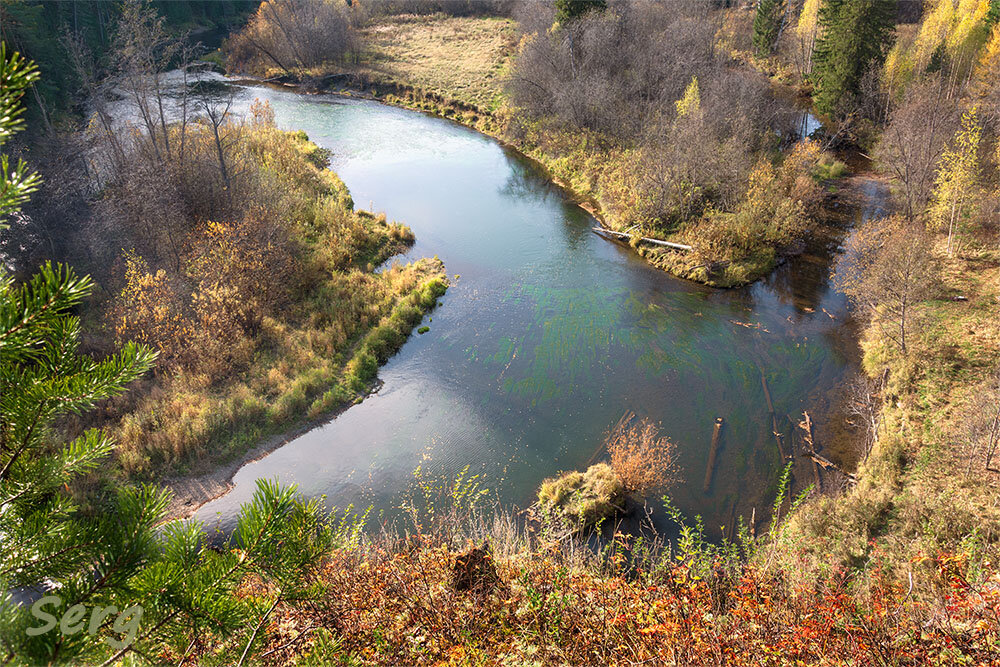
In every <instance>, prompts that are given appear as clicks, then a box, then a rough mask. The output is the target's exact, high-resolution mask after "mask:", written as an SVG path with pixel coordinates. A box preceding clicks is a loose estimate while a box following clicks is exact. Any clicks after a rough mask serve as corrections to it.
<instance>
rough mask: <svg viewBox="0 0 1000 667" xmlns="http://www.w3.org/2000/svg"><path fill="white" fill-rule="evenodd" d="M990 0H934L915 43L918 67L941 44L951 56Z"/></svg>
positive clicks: (977, 22) (962, 42)
mask: <svg viewBox="0 0 1000 667" xmlns="http://www.w3.org/2000/svg"><path fill="white" fill-rule="evenodd" d="M989 8H990V7H989V0H958V1H957V3H956V1H955V0H937V2H936V3H935V4H934V6H933V8H931V10H930V11H928V12H927V14H926V16H925V17H924V20H923V22H922V23H921V24H920V30H919V31H918V33H917V39H916V42H915V43H914V45H913V59H914V61H915V62H916V64H917V65H918V66H919V67H920V68H924V67H926V66H927V64H928V63H929V62H930V59H931V56H932V55H933V54H934V52H935V51H936V50H937V49H938V47H939V46H940V45H942V44H944V45H945V47H946V48H947V49H948V52H949V54H951V55H954V54H955V53H956V52H958V50H959V49H961V48H962V47H963V46H964V45H965V44H966V41H967V40H968V39H969V37H970V36H971V35H972V32H973V30H974V29H975V28H976V26H977V25H979V24H980V23H981V22H982V20H983V19H984V18H985V16H986V13H987V12H988V11H989Z"/></svg>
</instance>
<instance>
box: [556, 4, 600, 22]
mask: <svg viewBox="0 0 1000 667" xmlns="http://www.w3.org/2000/svg"><path fill="white" fill-rule="evenodd" d="M555 6H556V22H557V23H560V24H563V25H565V24H566V23H568V22H569V21H572V20H573V19H575V18H578V17H580V16H583V15H584V14H586V13H587V12H589V11H590V10H592V9H597V10H602V9H605V8H606V7H607V6H608V4H607V2H606V0H556V5H555Z"/></svg>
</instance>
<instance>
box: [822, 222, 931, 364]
mask: <svg viewBox="0 0 1000 667" xmlns="http://www.w3.org/2000/svg"><path fill="white" fill-rule="evenodd" d="M929 245H930V243H929V237H928V234H927V232H926V231H924V228H923V225H920V224H915V223H913V222H911V221H909V220H908V219H906V218H904V217H902V216H892V217H888V218H875V219H872V220H869V221H868V222H866V223H865V224H863V225H862V226H861V227H860V228H859V229H858V230H857V231H855V233H854V234H853V235H852V236H851V238H850V239H849V240H848V242H847V247H846V252H845V254H844V257H843V259H842V260H841V261H840V263H839V264H838V266H837V269H836V271H835V273H834V282H835V283H836V285H837V286H838V288H839V289H841V290H842V291H843V292H844V293H845V294H847V296H848V298H850V300H851V302H852V303H853V304H854V305H855V306H856V307H858V308H860V309H861V310H862V311H863V312H864V313H865V314H866V315H867V316H869V317H871V318H872V320H873V321H874V322H875V323H876V324H877V325H878V326H879V328H880V330H881V331H882V333H883V335H884V336H885V337H886V338H887V339H889V340H891V341H892V342H893V343H895V344H896V345H897V346H898V347H899V350H900V352H902V353H903V354H904V355H905V354H906V353H907V336H908V334H909V333H910V331H911V329H912V328H913V319H914V318H913V310H914V307H915V306H916V304H917V303H919V302H920V301H921V300H923V299H925V298H926V297H927V296H928V294H929V293H930V290H931V286H932V283H933V275H934V273H933V261H932V258H931V256H930V254H929V252H928V247H929Z"/></svg>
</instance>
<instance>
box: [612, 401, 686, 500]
mask: <svg viewBox="0 0 1000 667" xmlns="http://www.w3.org/2000/svg"><path fill="white" fill-rule="evenodd" d="M634 417H635V415H632V414H628V415H625V416H624V417H623V418H622V419H621V420H620V421H619V422H618V424H617V425H616V426H615V427H614V429H612V431H611V433H610V434H609V435H608V439H607V448H608V454H609V455H610V456H611V469H612V470H613V471H614V472H615V475H616V476H617V477H618V479H619V480H620V481H621V483H622V485H624V487H625V489H626V490H627V491H629V492H630V493H634V494H636V495H639V496H647V495H649V494H650V493H653V492H656V491H664V490H666V489H667V488H668V487H670V486H671V485H672V484H674V483H675V482H676V481H677V480H678V477H677V464H676V447H675V446H674V443H672V442H671V441H670V440H669V439H667V438H666V437H661V436H660V435H659V431H658V429H657V428H656V425H655V424H653V422H652V421H650V420H649V419H641V420H639V421H635V419H634Z"/></svg>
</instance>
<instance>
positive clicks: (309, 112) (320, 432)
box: [198, 86, 853, 534]
mask: <svg viewBox="0 0 1000 667" xmlns="http://www.w3.org/2000/svg"><path fill="white" fill-rule="evenodd" d="M255 97H259V98H263V99H267V100H269V101H270V103H271V104H272V106H273V107H274V110H275V113H276V117H277V120H278V124H279V125H280V126H281V127H283V128H287V129H301V130H304V131H305V132H306V133H307V134H308V135H309V136H310V138H311V139H312V140H313V141H315V142H316V143H318V144H319V145H321V146H323V147H325V148H328V149H330V150H332V151H333V154H334V158H333V164H332V167H333V169H335V170H336V171H337V172H338V173H339V174H340V176H341V178H342V179H343V180H344V182H345V183H346V184H347V185H348V187H349V188H350V189H351V192H352V194H353V196H354V200H355V201H356V202H358V206H359V207H367V206H368V204H369V202H374V205H375V206H376V208H377V209H379V210H384V211H385V212H386V213H387V214H388V215H389V217H390V218H394V219H398V220H402V221H405V222H406V223H407V224H409V225H410V226H411V227H412V228H413V230H414V232H415V233H416V237H417V243H416V244H415V246H414V248H413V249H412V250H411V251H410V252H408V253H407V255H406V258H416V257H420V256H429V255H438V256H440V257H441V259H442V260H443V261H444V262H445V265H446V267H447V269H448V273H449V275H456V274H459V275H460V277H459V278H457V279H455V280H453V285H452V287H451V288H450V290H449V291H448V293H447V294H446V295H445V296H444V297H443V299H442V304H443V305H442V307H440V308H439V309H437V310H436V311H434V312H433V314H432V320H428V321H427V322H425V323H426V324H428V325H429V326H430V331H429V332H428V333H427V334H425V335H422V336H416V337H414V338H412V339H411V340H410V341H409V342H407V343H406V345H405V346H404V347H403V349H402V350H401V351H400V353H399V354H397V355H396V356H395V357H394V358H393V359H391V360H390V361H389V363H388V364H386V366H384V367H383V368H382V369H381V370H380V372H379V377H380V378H381V380H382V381H383V384H382V386H381V388H380V389H379V390H378V391H377V392H376V393H375V394H374V395H372V396H370V397H369V398H367V399H366V400H365V401H364V402H362V403H361V404H359V405H356V406H354V407H352V408H350V409H349V410H347V411H345V412H343V413H342V414H340V415H339V416H338V417H337V418H336V419H334V420H333V421H331V422H329V423H328V424H326V425H324V426H321V427H319V428H316V429H314V430H312V431H310V432H308V433H306V434H304V435H302V436H301V437H299V438H296V439H295V440H293V441H292V442H290V443H288V444H287V445H285V446H284V447H282V448H280V449H278V450H276V451H274V452H273V453H271V454H269V455H268V456H266V457H264V458H263V459H260V460H258V461H255V462H252V463H250V464H248V465H246V466H244V467H243V468H242V469H241V470H240V471H239V472H238V473H237V474H236V476H235V478H234V480H233V482H234V488H233V490H232V491H231V492H230V493H229V494H227V495H226V496H223V497H222V498H219V499H217V500H216V501H213V502H211V503H209V504H207V505H206V506H204V507H203V508H201V510H200V511H199V512H198V516H199V518H201V519H202V520H205V521H207V522H208V523H209V524H210V525H211V524H217V525H219V526H220V527H221V528H222V529H227V528H229V527H231V526H232V522H233V520H234V517H235V512H236V511H237V510H238V508H239V505H240V503H243V502H245V501H246V500H247V499H248V498H249V497H250V496H251V494H252V492H253V487H254V482H255V480H257V479H258V478H272V477H277V478H278V479H279V480H280V481H282V482H284V483H295V484H298V486H299V490H300V492H302V493H304V494H307V495H320V494H323V495H325V496H326V497H327V501H328V502H329V503H330V504H331V505H335V506H339V507H344V506H346V505H348V504H350V503H353V504H354V505H355V506H356V507H363V506H367V505H369V504H370V505H373V506H374V509H375V514H374V515H375V516H381V517H382V518H384V519H389V518H391V517H393V516H394V515H396V514H397V513H398V507H399V504H400V501H401V499H402V497H403V495H404V494H405V492H406V489H407V488H409V487H410V486H411V485H412V481H413V477H412V473H413V470H414V469H415V468H416V467H417V466H418V465H420V466H423V468H424V469H425V470H433V471H436V472H439V473H441V474H444V475H453V474H455V473H456V472H458V471H460V470H462V469H463V468H465V467H466V466H468V467H469V470H470V472H471V473H473V474H475V473H478V474H482V475H483V479H484V480H485V481H486V483H487V485H488V486H490V487H491V488H492V489H493V491H494V493H495V495H496V497H497V499H498V500H499V501H500V502H501V503H503V504H504V505H505V506H513V507H524V506H526V505H528V504H529V503H531V502H532V500H533V499H534V494H535V491H536V489H537V487H538V485H539V483H540V482H541V481H542V479H544V478H545V477H548V476H551V475H554V474H556V473H557V472H559V471H564V470H574V469H579V468H582V467H585V466H586V465H587V464H588V462H592V460H593V459H594V458H595V452H597V451H598V450H599V449H600V447H601V442H602V440H603V437H604V434H605V433H606V431H607V429H608V428H609V427H610V426H612V425H613V424H614V423H615V422H616V421H617V420H618V418H619V417H620V416H621V415H622V414H623V413H625V412H626V411H634V412H636V413H637V414H638V415H640V416H648V417H650V418H652V419H653V420H654V421H657V422H659V423H660V425H661V427H662V431H663V433H664V434H665V435H667V436H669V437H670V438H671V439H672V440H674V441H675V442H676V443H677V445H678V451H679V459H680V466H681V468H682V472H683V477H684V480H685V481H684V482H682V483H681V484H679V485H677V486H676V487H675V488H674V489H672V491H671V497H672V498H673V500H674V503H675V504H676V505H677V506H678V507H679V508H680V509H681V510H682V511H683V512H684V513H685V514H687V515H689V516H693V515H695V514H701V515H702V516H704V518H705V523H706V525H707V526H709V527H710V530H709V533H710V534H711V533H712V531H713V530H717V529H716V528H713V527H717V526H724V525H730V524H732V522H733V521H734V520H735V519H734V517H735V516H737V515H743V514H745V515H749V514H750V512H751V510H752V508H756V509H757V515H758V517H761V516H762V514H763V511H762V510H763V508H765V507H767V506H769V505H770V503H771V502H772V501H773V494H774V492H775V484H776V481H777V478H778V476H779V474H780V472H781V470H782V468H783V466H784V461H783V459H782V457H781V454H780V453H779V450H778V446H777V444H776V441H775V436H774V433H773V431H774V426H775V425H777V426H778V428H779V429H783V430H785V431H790V430H791V428H790V423H789V420H790V419H791V420H795V419H796V418H797V416H800V415H801V413H802V411H803V410H810V411H818V410H821V409H824V408H825V406H826V405H827V403H828V401H827V399H826V398H825V397H826V395H827V394H829V393H830V392H831V391H833V390H835V388H836V387H837V386H838V383H840V382H841V381H842V380H843V378H844V377H845V374H846V373H847V372H848V371H849V369H850V367H851V364H852V363H853V361H852V355H851V352H850V349H851V345H850V343H849V336H848V335H847V334H845V333H844V331H845V328H844V326H843V323H844V320H846V319H847V310H846V304H845V303H844V299H843V298H842V297H841V296H840V295H837V294H836V293H834V291H833V290H831V288H830V286H829V280H828V274H829V270H830V265H831V261H832V258H833V257H834V255H835V252H836V248H837V246H838V243H839V241H840V237H839V235H837V234H834V235H832V236H831V237H830V238H829V239H823V240H822V241H821V242H819V243H817V244H815V245H816V247H811V248H809V250H808V251H807V252H806V253H805V254H804V255H803V256H802V257H799V258H796V259H794V260H793V261H791V262H789V263H787V264H786V265H785V266H783V267H781V268H779V269H778V270H777V271H776V272H775V273H774V274H773V275H772V276H770V277H769V278H767V279H766V280H764V281H760V282H758V283H756V284H755V285H752V286H750V287H748V288H745V289H741V290H731V291H713V290H710V289H708V288H705V287H702V286H699V285H694V284H691V283H687V282H684V281H679V280H675V279H672V278H670V277H669V276H667V275H665V274H663V273H662V272H660V271H657V270H655V269H653V268H651V267H650V266H648V265H647V264H645V263H644V262H643V261H642V260H641V259H639V258H638V257H637V256H635V254H634V253H632V252H630V251H629V250H628V249H627V248H623V247H621V246H619V245H616V244H612V243H608V242H606V241H604V240H602V239H600V238H598V237H597V236H596V235H594V234H593V233H591V231H590V228H591V227H592V226H594V224H595V221H594V220H593V218H591V217H590V216H589V215H588V214H586V213H585V212H584V211H582V210H581V209H580V208H578V207H576V206H575V205H573V203H572V202H571V201H570V200H569V199H568V198H567V197H566V196H565V195H564V194H563V193H562V191H561V190H559V189H558V188H557V187H555V186H554V185H552V184H551V183H550V182H549V181H547V180H546V178H545V175H544V174H543V173H541V172H540V170H539V169H538V168H537V167H535V166H534V165H533V164H532V163H531V162H530V161H529V160H526V159H524V158H522V157H521V156H519V155H517V154H516V153H513V152H511V151H509V150H506V149H504V148H502V147H501V146H500V145H499V144H497V143H496V142H495V141H493V140H491V139H489V138H487V137H484V136H482V135H479V134H477V133H475V132H473V131H471V130H468V129H466V128H463V127H461V126H458V125H456V124H454V123H451V122H448V121H444V120H441V119H437V118H431V117H428V116H424V115H421V114H419V113H415V112H411V111H406V110H401V109H395V108H391V107H387V106H383V105H380V104H377V103H373V102H368V101H362V100H354V99H344V98H337V97H334V96H308V97H304V96H298V95H296V94H294V93H292V92H289V91H283V90H274V89H271V88H266V87H253V86H243V87H240V89H239V94H238V99H237V104H238V106H239V107H240V108H242V109H246V107H247V106H248V105H249V103H250V102H251V101H252V100H253V99H254V98H255ZM762 377H763V378H764V380H763V382H762ZM765 385H766V387H767V389H765ZM765 391H767V392H769V394H770V399H771V402H772V403H773V408H774V411H775V416H774V417H773V418H772V416H771V414H770V410H769V407H768V403H767V398H766V395H765ZM720 416H721V417H723V418H724V419H725V431H724V439H723V446H722V448H721V449H720V451H719V452H718V457H717V464H716V469H715V471H714V473H713V479H712V484H711V486H710V489H709V491H708V493H705V492H703V489H702V481H703V478H704V476H705V471H706V465H707V462H708V456H709V454H708V448H709V442H710V439H711V434H712V429H713V424H714V422H715V419H716V418H717V417H720ZM656 505H658V503H656V504H654V506H656ZM662 520H663V517H662V516H659V515H657V514H654V521H660V522H662Z"/></svg>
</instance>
